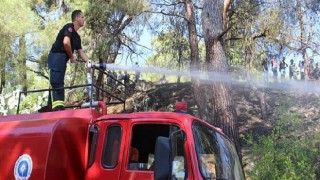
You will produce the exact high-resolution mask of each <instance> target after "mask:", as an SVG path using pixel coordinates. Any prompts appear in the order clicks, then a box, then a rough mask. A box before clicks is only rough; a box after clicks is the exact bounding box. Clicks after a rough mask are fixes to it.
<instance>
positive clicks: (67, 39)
mask: <svg viewBox="0 0 320 180" xmlns="http://www.w3.org/2000/svg"><path fill="white" fill-rule="evenodd" d="M71 20H72V23H67V24H66V25H64V26H63V28H62V29H61V30H60V31H59V33H58V35H57V37H56V40H55V42H54V43H53V45H52V48H51V50H50V53H49V56H48V68H49V80H50V86H51V88H53V90H52V91H50V93H49V99H48V106H51V107H52V110H53V111H59V110H64V104H65V102H64V89H63V87H64V77H65V72H66V67H67V61H68V60H69V59H70V62H71V63H76V62H77V57H76V56H75V55H74V50H76V51H77V52H78V55H79V56H80V58H81V59H83V60H84V61H86V62H87V64H86V66H88V63H90V61H89V58H88V56H87V55H86V54H85V53H84V52H83V50H82V46H81V38H80V36H79V34H78V33H77V31H78V30H79V29H80V28H81V27H82V26H83V25H84V17H83V14H82V12H81V10H75V11H73V12H72V14H71ZM58 88H60V89H58Z"/></svg>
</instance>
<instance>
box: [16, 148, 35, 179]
mask: <svg viewBox="0 0 320 180" xmlns="http://www.w3.org/2000/svg"><path fill="white" fill-rule="evenodd" d="M31 172H32V159H31V157H30V156H29V155H28V154H23V155H21V156H20V157H19V158H18V160H17V161H16V164H15V165H14V177H15V179H16V180H28V179H29V177H30V175H31Z"/></svg>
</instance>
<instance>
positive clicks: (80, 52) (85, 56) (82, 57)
mask: <svg viewBox="0 0 320 180" xmlns="http://www.w3.org/2000/svg"><path fill="white" fill-rule="evenodd" d="M77 51H78V54H79V56H80V58H81V59H83V60H84V61H85V62H87V61H88V60H89V58H88V56H87V55H86V53H84V52H83V50H82V49H78V50H77Z"/></svg>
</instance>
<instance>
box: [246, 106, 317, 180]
mask: <svg viewBox="0 0 320 180" xmlns="http://www.w3.org/2000/svg"><path fill="white" fill-rule="evenodd" d="M278 113H279V114H280V113H281V116H280V119H279V122H278V123H277V125H276V126H275V127H274V129H273V131H272V134H271V135H269V136H261V137H259V138H258V140H257V141H254V138H253V137H252V136H251V135H249V136H248V138H247V142H248V144H249V145H251V147H252V158H253V159H254V166H253V169H252V171H251V172H250V177H251V178H252V179H259V180H260V179H316V175H317V174H316V173H317V172H319V171H320V166H319V163H320V156H319V147H318V146H319V143H320V139H319V137H320V133H317V134H312V135H305V136H300V137H299V135H297V134H296V133H294V132H295V130H297V129H298V127H300V126H301V124H302V121H301V119H300V118H299V116H298V115H297V114H287V113H285V112H283V110H280V111H279V112H278Z"/></svg>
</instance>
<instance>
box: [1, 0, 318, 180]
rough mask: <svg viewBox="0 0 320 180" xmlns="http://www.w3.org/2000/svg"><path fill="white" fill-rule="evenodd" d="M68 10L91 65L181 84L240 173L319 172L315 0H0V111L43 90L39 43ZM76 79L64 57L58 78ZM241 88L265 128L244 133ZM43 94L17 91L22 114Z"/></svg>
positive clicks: (43, 53)
mask: <svg viewBox="0 0 320 180" xmlns="http://www.w3.org/2000/svg"><path fill="white" fill-rule="evenodd" d="M76 9H80V10H81V11H82V12H83V15H84V17H85V25H84V27H83V28H81V29H80V30H79V32H78V33H79V34H80V36H81V40H82V47H83V50H84V51H85V52H86V54H87V55H88V56H89V58H90V60H91V61H93V62H95V63H107V64H113V65H114V66H113V67H127V68H128V70H129V74H131V77H133V76H134V74H135V73H136V72H135V71H134V68H132V69H131V70H130V68H131V67H134V66H135V63H136V62H137V63H139V67H141V68H140V70H141V74H142V79H143V80H141V81H143V83H145V84H155V83H159V82H160V81H161V80H164V78H165V79H166V83H165V84H163V83H161V84H162V86H161V87H165V86H168V87H169V86H170V87H171V86H172V85H173V84H175V85H176V84H180V85H181V84H182V85H183V84H184V85H185V84H188V85H189V86H190V91H189V92H188V93H189V94H188V96H190V97H191V99H192V102H194V107H196V113H195V114H196V115H197V116H198V117H199V118H201V119H203V120H205V121H207V122H209V123H210V124H212V125H214V126H217V127H219V128H221V129H222V130H223V132H224V133H225V134H226V135H227V136H228V137H229V138H230V139H232V140H233V141H234V142H235V144H236V147H237V149H238V151H239V153H242V154H243V153H244V154H243V156H242V157H243V158H242V160H243V165H244V167H245V169H246V170H245V171H246V177H247V179H320V173H319V172H320V156H319V154H320V153H319V151H320V146H319V144H320V140H319V138H318V137H319V135H320V134H319V130H320V127H318V125H317V124H319V121H320V116H319V111H318V110H317V108H318V107H317V105H318V102H317V99H319V93H320V89H319V88H318V87H317V86H319V83H318V75H319V74H320V72H319V70H318V69H319V67H318V62H319V61H320V46H319V42H320V33H319V32H320V31H319V30H320V27H319V24H320V23H319V20H320V18H319V16H320V1H319V0H277V1H276V0H233V1H232V0H217V1H210V0H130V1H129V0H77V1H75V0H24V1H20V0H2V1H1V2H0V19H1V20H0V41H1V43H0V116H3V115H12V114H15V113H16V109H17V101H18V95H17V94H18V93H19V92H20V91H28V90H35V89H44V88H48V87H49V81H48V80H49V75H48V73H49V72H48V67H47V58H48V54H49V51H50V49H51V47H52V43H53V42H54V41H55V38H56V36H57V34H58V32H59V30H60V29H61V28H62V27H63V25H64V24H66V23H69V22H71V13H72V11H74V10H76ZM282 61H283V62H282ZM283 63H284V64H283ZM293 65H294V66H293ZM282 66H283V67H282ZM293 67H294V69H293ZM152 68H158V69H160V70H159V71H157V72H158V73H157V72H156V73H152ZM150 69H151V70H150ZM119 70H122V71H123V68H122V69H121V68H120V69H119ZM119 70H117V72H118V74H120V73H121V72H120V71H119ZM144 70H145V71H144ZM161 71H162V73H161ZM169 72H170V73H169ZM181 72H182V73H181ZM185 72H188V73H190V75H185V74H188V73H185ZM165 73H168V74H165ZM96 81H97V82H96V83H97V84H98V86H101V87H103V86H104V82H105V81H106V79H103V77H102V75H101V74H96ZM84 83H86V70H85V65H84V63H82V62H78V63H74V64H71V63H69V64H68V67H67V72H66V78H65V85H66V86H73V85H77V84H84ZM235 91H237V92H235ZM239 91H241V92H242V93H243V94H248V95H247V96H243V97H249V100H248V99H247V101H248V102H249V101H251V100H252V99H254V102H255V103H256V104H255V105H254V107H255V108H256V109H258V110H256V111H257V113H258V115H257V117H259V119H260V121H261V122H264V123H266V124H268V128H267V129H268V132H267V133H261V134H254V133H253V132H251V133H250V131H244V127H247V126H249V121H248V122H246V121H245V122H243V118H244V117H245V116H244V115H243V113H242V112H243V111H242V110H241V109H242V108H245V109H246V108H247V109H246V111H247V112H249V111H250V110H251V109H250V108H251V107H248V106H249V105H248V104H247V105H244V107H239V104H241V103H239V102H240V100H239V98H240V97H242V96H240V95H239ZM66 94H67V95H66V97H67V101H75V99H76V98H79V97H81V96H82V95H83V94H82V93H81V91H79V92H73V91H71V90H66ZM70 94H72V95H70ZM133 94H134V92H133ZM69 95H70V96H69ZM47 96H48V95H47V94H43V93H42V94H41V93H38V94H37V93H34V94H29V93H24V94H23V97H22V102H21V112H22V113H31V112H35V111H37V110H38V109H39V108H41V107H42V106H44V105H45V104H46V101H47ZM71 96H72V97H71ZM168 98H169V99H170V97H168ZM159 100H162V101H165V100H166V99H161V98H160V99H159ZM180 100H181V99H180ZM247 101H246V102H247ZM241 102H243V101H241ZM149 107H150V106H149ZM248 109H249V110H248ZM307 110H309V111H307ZM311 111H312V112H311ZM310 113H311V114H312V115H310ZM248 114H249V113H248ZM248 116H250V117H251V119H253V118H252V113H251V115H248ZM306 122H308V123H309V124H306ZM239 124H241V125H239ZM251 125H252V124H251ZM301 127H303V128H304V129H301ZM309 127H313V129H312V130H310V128H309ZM305 129H307V130H305ZM292 132H297V133H292Z"/></svg>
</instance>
